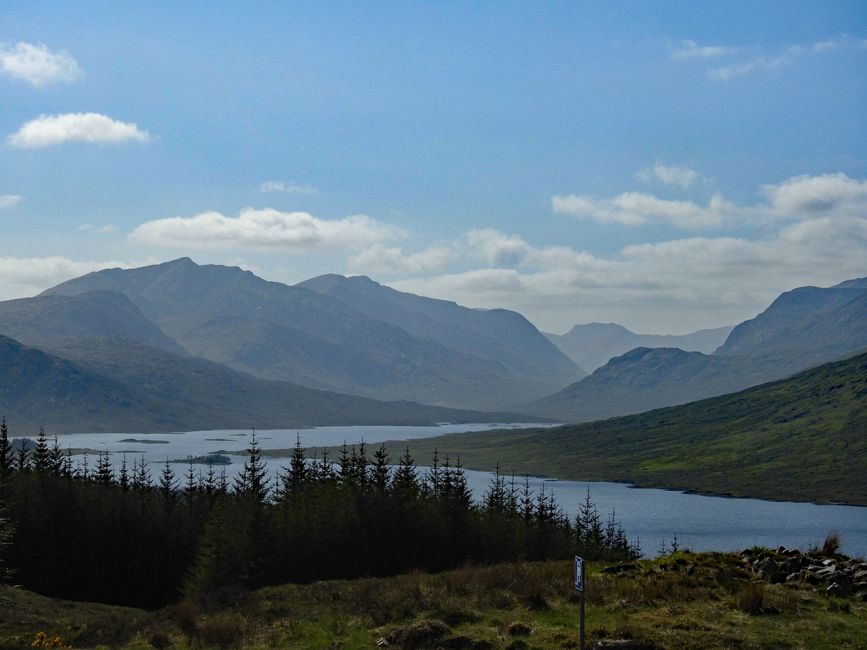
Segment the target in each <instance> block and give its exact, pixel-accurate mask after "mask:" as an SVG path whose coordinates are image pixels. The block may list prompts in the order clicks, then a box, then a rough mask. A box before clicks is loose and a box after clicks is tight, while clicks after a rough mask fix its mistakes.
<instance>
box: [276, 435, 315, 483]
mask: <svg viewBox="0 0 867 650" xmlns="http://www.w3.org/2000/svg"><path fill="white" fill-rule="evenodd" d="M309 478H310V469H309V468H308V467H307V461H306V460H305V456H304V448H303V447H302V446H301V436H300V434H299V435H296V437H295V448H294V449H293V450H292V457H291V458H290V460H289V467H284V468H283V471H282V472H281V473H280V487H279V496H278V498H282V497H286V496H290V495H298V494H301V492H302V490H303V489H304V484H305V483H306V482H307V481H308V480H309Z"/></svg>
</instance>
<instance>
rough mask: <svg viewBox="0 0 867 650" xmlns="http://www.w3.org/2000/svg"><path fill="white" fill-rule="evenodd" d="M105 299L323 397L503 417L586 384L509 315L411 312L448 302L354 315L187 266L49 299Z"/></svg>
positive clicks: (76, 287)
mask: <svg viewBox="0 0 867 650" xmlns="http://www.w3.org/2000/svg"><path fill="white" fill-rule="evenodd" d="M373 284H375V283H373ZM376 286H377V287H379V288H380V289H382V290H383V291H381V292H380V293H386V291H385V288H384V287H381V285H376ZM106 290H108V291H113V292H117V293H121V294H123V295H124V296H126V297H127V298H128V299H129V300H130V301H131V302H132V303H134V304H135V306H136V307H138V309H139V310H140V311H141V313H142V314H143V315H144V316H146V317H147V318H149V319H150V320H151V321H152V322H153V323H154V324H155V325H156V326H157V327H158V328H159V329H160V330H162V332H164V333H165V334H166V335H167V336H168V337H170V338H171V339H172V340H173V341H175V342H176V343H177V344H178V345H180V346H181V347H182V348H183V349H184V350H186V351H187V352H188V353H189V354H191V355H195V356H199V357H203V358H205V359H209V360H211V361H215V362H218V363H222V364H225V365H227V366H229V367H231V368H234V369H236V370H240V371H242V372H246V373H249V374H252V375H255V376H258V377H262V378H266V379H274V380H280V381H289V382H292V383H296V384H300V385H304V386H309V387H312V388H318V389H323V390H332V391H338V392H343V393H350V394H356V395H361V396H365V397H373V398H379V399H405V400H411V401H416V402H422V403H427V404H433V405H439V406H449V407H461V408H471V409H480V408H483V409H485V410H496V409H500V408H502V407H504V406H507V405H512V404H515V403H519V402H523V401H526V400H527V399H529V398H532V397H541V396H543V395H546V394H549V393H551V392H552V391H553V390H556V389H557V388H559V387H562V386H565V385H566V384H568V383H569V382H570V381H574V380H575V379H576V378H580V377H581V376H582V373H581V371H580V370H579V369H578V368H576V367H575V366H574V364H572V362H571V361H569V360H568V359H567V358H566V357H565V356H564V355H562V354H561V353H560V352H559V351H558V350H556V348H554V346H552V345H550V344H549V343H548V342H547V341H546V340H545V339H544V337H542V335H541V334H540V333H539V332H538V330H536V329H535V328H534V327H533V326H532V325H530V324H529V323H528V322H527V321H526V319H524V318H523V317H522V316H520V315H518V314H514V313H513V312H499V310H495V311H493V312H485V313H482V312H479V313H478V314H476V313H475V312H474V310H466V309H465V308H458V307H457V306H454V309H457V310H458V311H459V312H460V313H461V314H463V316H464V321H463V322H459V321H460V319H458V318H454V319H453V321H454V322H453V323H451V324H450V323H443V322H439V321H437V319H436V318H433V316H431V314H430V313H428V314H422V313H421V312H419V311H417V310H410V309H407V308H406V303H407V301H413V300H414V299H417V300H414V303H415V304H422V303H423V304H427V305H428V306H431V305H432V304H433V303H440V302H444V301H429V302H428V303H425V301H428V299H420V298H419V297H410V296H409V294H400V300H399V301H397V300H394V301H392V305H393V309H392V310H391V312H390V314H385V313H384V314H383V315H382V318H379V317H377V316H379V314H376V313H372V312H371V310H370V309H367V308H364V309H362V308H357V307H356V306H353V305H352V304H349V303H350V302H352V301H351V300H348V298H347V297H346V295H343V294H342V295H341V296H340V298H341V299H337V298H332V297H330V296H328V295H325V294H323V293H321V292H320V291H315V290H312V289H309V288H306V287H304V286H288V285H285V284H281V283H278V282H269V281H266V280H263V279H261V278H258V277H256V276H255V275H253V274H252V273H250V272H249V271H242V270H241V269H239V268H236V267H225V266H213V265H205V266H200V265H198V264H195V263H194V262H193V261H192V260H190V259H189V258H181V259H178V260H174V261H172V262H167V263H164V264H158V265H154V266H148V267H142V268H138V269H107V270H103V271H98V272H95V273H90V274H87V275H85V276H82V277H80V278H75V279H73V280H69V281H67V282H64V283H62V284H60V285H57V286H56V287H53V288H52V289H49V290H48V291H46V292H44V293H43V294H42V295H41V297H45V296H78V295H81V294H85V293H90V292H93V291H106ZM387 291H391V290H387ZM395 293H397V292H395ZM380 302H381V303H382V302H383V301H380ZM454 309H452V311H451V312H450V317H451V314H453V313H454ZM460 310H463V311H460ZM395 313H396V314H398V316H401V315H402V316H401V317H402V318H403V321H402V322H403V324H404V325H406V327H408V328H409V329H404V328H402V327H400V326H399V325H397V324H395V322H397V321H398V320H400V318H398V317H396V316H395V317H394V318H392V316H393V315H394V314H395ZM422 317H425V318H427V319H429V320H428V321H427V322H428V324H429V325H430V326H429V327H428V329H427V330H424V331H423V328H422V327H421V326H420V325H418V322H419V320H420V319H422ZM390 318H391V319H392V320H394V321H395V322H390V321H389V319H390ZM497 319H498V320H499V322H500V323H502V322H503V321H513V323H512V324H511V325H509V328H508V329H509V330H510V331H511V332H517V331H520V332H521V336H517V335H513V336H514V339H515V340H513V341H512V345H511V347H512V348H514V349H518V348H526V349H528V350H529V353H516V352H514V350H510V349H509V345H506V344H504V343H503V342H502V341H497V339H496V337H495V336H492V335H491V334H490V331H489V332H487V333H486V332H485V331H484V328H485V327H487V328H488V329H489V330H490V329H496V327H495V326H494V323H493V321H494V320H497ZM469 321H472V323H473V325H472V326H469V325H467V323H468V322H469ZM507 324H508V323H507ZM514 324H517V327H516V326H515V325H514ZM504 327H505V326H504ZM446 330H448V331H449V332H450V336H449V335H446V334H445V333H444V332H445V331H446ZM464 336H472V337H474V340H475V341H482V340H484V341H485V345H484V346H480V348H479V349H480V352H479V354H473V353H472V352H471V349H472V343H468V342H463V341H462V337H464ZM522 337H523V338H522ZM534 351H536V352H539V354H536V353H535V352H534ZM542 353H544V354H542ZM540 354H541V355H542V356H541V357H540ZM534 357H536V358H535V359H534ZM546 368H548V370H546Z"/></svg>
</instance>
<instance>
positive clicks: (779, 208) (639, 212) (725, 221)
mask: <svg viewBox="0 0 867 650" xmlns="http://www.w3.org/2000/svg"><path fill="white" fill-rule="evenodd" d="M761 193H762V195H763V196H764V199H765V200H764V201H762V202H759V203H756V204H754V205H746V206H744V205H737V204H735V203H732V202H730V201H728V200H726V199H725V198H724V197H723V196H722V195H720V194H714V195H713V196H711V198H710V199H709V200H708V201H707V203H706V204H705V205H701V204H698V203H696V202H694V201H685V200H672V199H665V198H660V197H658V196H656V195H653V194H646V193H644V192H624V193H623V194H620V195H617V196H614V197H611V198H597V197H594V196H590V195H586V194H566V195H555V196H554V197H552V199H551V209H552V210H553V211H554V212H555V213H557V214H566V215H569V216H572V217H575V218H576V219H591V220H593V221H597V222H599V223H609V224H622V225H627V226H640V225H644V224H651V223H662V224H668V225H670V226H674V227H677V228H685V229H719V228H724V227H729V226H743V225H754V226H755V225H757V226H767V225H769V224H772V223H774V222H777V221H798V220H802V219H810V218H814V217H818V216H826V215H830V216H834V215H849V214H851V213H852V211H853V210H857V209H860V210H865V209H867V181H859V180H855V179H852V178H849V177H848V176H847V175H846V174H843V173H837V174H825V175H821V176H796V177H794V178H790V179H789V180H787V181H784V182H782V183H779V184H776V185H764V186H763V187H762V188H761Z"/></svg>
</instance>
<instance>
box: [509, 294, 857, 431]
mask: <svg viewBox="0 0 867 650" xmlns="http://www.w3.org/2000/svg"><path fill="white" fill-rule="evenodd" d="M865 349H867V279H865V278H859V279H855V280H850V281H847V282H844V283H841V284H840V285H837V286H834V287H829V288H819V287H801V288H798V289H794V290H792V291H788V292H786V293H783V294H782V295H780V296H779V297H778V298H777V299H776V300H774V302H773V303H772V304H771V305H770V306H769V307H768V308H767V309H766V310H765V311H763V312H762V313H761V314H759V315H758V316H756V317H755V318H753V319H750V320H748V321H745V322H743V323H741V324H740V325H737V326H736V327H735V328H734V329H733V330H732V331H731V333H730V334H729V336H728V338H727V339H726V341H725V342H724V343H723V345H721V346H720V347H719V348H718V349H717V350H716V351H715V352H714V354H710V355H708V354H701V353H699V352H690V353H687V352H684V351H683V350H680V349H671V348H658V349H655V350H653V349H648V348H637V349H635V350H631V351H629V352H627V353H625V354H623V355H621V356H619V357H615V358H614V359H611V360H610V361H609V362H608V363H607V364H606V365H604V366H602V367H600V368H597V369H596V370H595V371H594V372H593V373H592V374H591V375H590V376H589V377H586V378H585V379H582V380H580V381H578V382H576V383H575V384H572V385H570V386H567V387H566V388H564V389H563V390H561V391H559V392H557V393H555V394H553V395H550V396H548V397H545V398H542V399H540V400H534V401H531V402H529V403H527V404H525V405H524V406H523V407H521V409H522V410H524V411H526V412H528V413H530V412H532V413H536V414H539V415H546V416H548V417H554V418H558V419H563V420H565V421H569V422H587V421H591V420H596V419H604V418H609V417H614V416H622V415H629V414H633V413H640V412H643V411H647V410H650V409H655V408H661V407H666V406H673V405H677V404H685V403H687V402H690V401H694V400H698V399H704V398H708V397H714V396H717V395H722V394H725V393H730V392H734V391H738V390H742V389H745V388H748V387H750V386H755V385H757V384H759V383H762V382H767V381H773V380H777V379H782V378H784V377H787V376H790V375H792V374H793V373H796V372H799V371H802V370H804V369H807V368H810V367H812V366H815V365H818V364H821V363H826V362H828V361H834V360H838V359H842V358H845V357H846V356H849V355H852V354H857V353H859V352H861V351H863V350H865Z"/></svg>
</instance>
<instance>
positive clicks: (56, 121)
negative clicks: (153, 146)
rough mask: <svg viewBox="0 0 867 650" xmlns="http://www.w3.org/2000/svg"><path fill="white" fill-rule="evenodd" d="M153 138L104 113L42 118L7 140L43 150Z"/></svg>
mask: <svg viewBox="0 0 867 650" xmlns="http://www.w3.org/2000/svg"><path fill="white" fill-rule="evenodd" d="M148 140H150V135H149V134H148V132H147V131H142V130H140V129H139V128H138V126H137V125H136V124H133V123H132V122H120V121H118V120H115V119H112V118H110V117H108V116H107V115H102V114H101V113H63V114H61V115H40V116H39V117H38V118H36V119H35V120H31V121H30V122H27V123H26V124H24V125H23V126H22V127H21V128H20V129H18V131H16V132H15V133H13V134H12V135H10V136H9V138H8V139H7V141H8V143H9V144H10V145H12V146H13V147H18V148H21V149H42V148H45V147H52V146H56V145H60V144H64V143H67V142H86V143H90V144H119V143H122V142H147V141H148Z"/></svg>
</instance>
